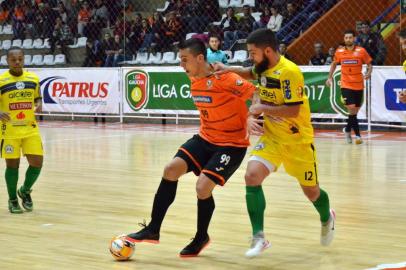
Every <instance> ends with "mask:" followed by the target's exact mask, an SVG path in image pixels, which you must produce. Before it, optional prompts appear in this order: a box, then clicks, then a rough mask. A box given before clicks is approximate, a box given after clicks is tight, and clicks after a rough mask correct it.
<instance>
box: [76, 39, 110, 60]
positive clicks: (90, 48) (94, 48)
mask: <svg viewBox="0 0 406 270" xmlns="http://www.w3.org/2000/svg"><path fill="white" fill-rule="evenodd" d="M109 36H110V35H109ZM102 62H103V50H102V45H101V43H100V41H98V40H92V39H90V38H89V39H87V41H86V57H85V60H84V61H83V64H82V67H97V66H100V64H101V63H102Z"/></svg>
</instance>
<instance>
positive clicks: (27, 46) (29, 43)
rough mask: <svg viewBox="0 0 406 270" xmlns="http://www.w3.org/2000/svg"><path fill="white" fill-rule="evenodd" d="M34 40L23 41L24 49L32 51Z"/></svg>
mask: <svg viewBox="0 0 406 270" xmlns="http://www.w3.org/2000/svg"><path fill="white" fill-rule="evenodd" d="M32 42H33V41H32V39H30V38H27V39H24V41H23V49H28V50H29V49H32V48H33V46H32V45H33V44H32Z"/></svg>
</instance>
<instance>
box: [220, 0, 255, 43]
mask: <svg viewBox="0 0 406 270" xmlns="http://www.w3.org/2000/svg"><path fill="white" fill-rule="evenodd" d="M243 13H244V16H242V17H241V18H240V20H239V21H238V24H237V30H236V31H234V32H231V31H227V32H225V33H224V48H225V49H226V50H228V49H230V48H231V47H232V46H233V44H234V43H235V42H236V41H237V40H239V39H242V38H246V37H247V36H248V34H249V33H251V32H252V28H253V25H254V22H255V19H254V17H252V15H251V7H250V6H249V5H244V6H243Z"/></svg>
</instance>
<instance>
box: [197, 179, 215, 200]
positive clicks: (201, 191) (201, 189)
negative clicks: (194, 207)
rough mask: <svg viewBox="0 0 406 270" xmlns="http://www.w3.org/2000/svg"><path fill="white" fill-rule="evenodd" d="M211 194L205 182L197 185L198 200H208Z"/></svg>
mask: <svg viewBox="0 0 406 270" xmlns="http://www.w3.org/2000/svg"><path fill="white" fill-rule="evenodd" d="M211 192H212V190H211V189H210V188H209V187H207V185H205V184H204V183H203V182H199V181H197V183H196V194H197V198H199V199H200V200H204V199H207V198H209V197H210V196H211Z"/></svg>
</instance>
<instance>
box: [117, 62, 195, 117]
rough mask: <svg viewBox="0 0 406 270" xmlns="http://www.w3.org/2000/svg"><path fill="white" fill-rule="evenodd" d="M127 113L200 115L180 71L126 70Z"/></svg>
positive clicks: (125, 111) (152, 68) (173, 68)
mask: <svg viewBox="0 0 406 270" xmlns="http://www.w3.org/2000/svg"><path fill="white" fill-rule="evenodd" d="M123 76H124V78H123V82H124V91H123V95H124V106H123V112H124V113H177V114H198V113H199V112H198V111H197V110H196V107H195V106H194V104H193V100H192V98H191V97H192V96H191V93H190V80H189V79H188V77H187V76H186V74H185V73H184V72H183V71H182V69H181V68H179V67H159V68H156V67H145V68H142V69H134V68H123Z"/></svg>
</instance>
